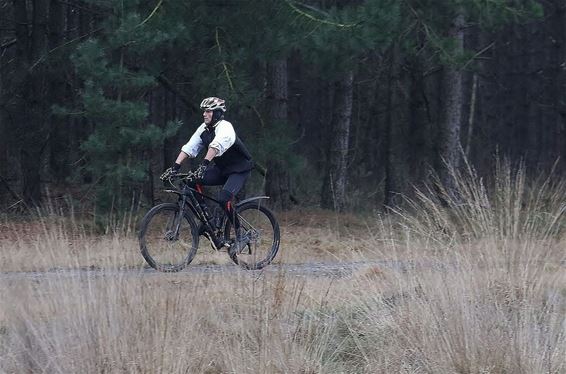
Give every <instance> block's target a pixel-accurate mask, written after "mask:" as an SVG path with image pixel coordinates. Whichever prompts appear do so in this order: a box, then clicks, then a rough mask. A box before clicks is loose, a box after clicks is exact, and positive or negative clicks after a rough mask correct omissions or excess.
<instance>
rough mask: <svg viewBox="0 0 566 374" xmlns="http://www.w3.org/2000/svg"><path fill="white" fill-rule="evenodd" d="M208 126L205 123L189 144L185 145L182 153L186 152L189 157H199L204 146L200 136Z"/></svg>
mask: <svg viewBox="0 0 566 374" xmlns="http://www.w3.org/2000/svg"><path fill="white" fill-rule="evenodd" d="M205 128H206V125H205V124H204V123H203V124H202V125H200V126H199V128H198V129H197V130H196V131H195V133H194V134H193V136H191V139H189V142H188V143H187V144H185V145H184V146H183V147H182V148H181V151H183V152H185V153H186V154H188V155H189V157H193V158H194V157H197V156H198V154H199V152H200V151H201V150H202V148H203V146H204V144H202V139H201V138H200V134H202V132H203V131H204V129H205Z"/></svg>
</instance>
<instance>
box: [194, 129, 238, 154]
mask: <svg viewBox="0 0 566 374" xmlns="http://www.w3.org/2000/svg"><path fill="white" fill-rule="evenodd" d="M214 133H215V136H214V139H212V142H210V145H209V147H212V148H215V149H217V150H218V153H217V154H216V157H218V156H222V155H223V154H224V152H226V151H227V150H228V148H230V147H231V146H232V145H233V144H234V143H235V142H236V132H235V131H234V127H233V126H232V124H231V123H230V122H228V121H225V120H222V121H220V122H218V124H217V125H216V128H215V131H214ZM199 135H200V134H199Z"/></svg>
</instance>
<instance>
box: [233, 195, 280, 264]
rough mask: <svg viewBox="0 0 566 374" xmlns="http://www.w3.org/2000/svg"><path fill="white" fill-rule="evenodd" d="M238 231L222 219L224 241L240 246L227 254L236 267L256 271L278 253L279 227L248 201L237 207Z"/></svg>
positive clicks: (271, 216)
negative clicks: (224, 224) (235, 242)
mask: <svg viewBox="0 0 566 374" xmlns="http://www.w3.org/2000/svg"><path fill="white" fill-rule="evenodd" d="M237 215H238V221H239V223H240V228H239V232H236V230H235V229H234V227H233V225H232V224H231V222H230V220H226V226H225V228H224V239H225V240H227V241H231V242H234V241H235V240H236V238H238V240H239V241H240V242H241V243H243V244H242V245H241V248H239V250H238V251H236V252H233V251H229V254H230V258H231V259H232V261H234V262H235V263H236V264H238V265H240V266H242V267H243V268H244V269H248V270H258V269H262V268H264V267H265V266H266V265H268V264H269V263H271V261H273V259H274V258H275V255H276V254H277V251H278V250H279V239H280V233H279V224H278V223H277V219H276V218H275V215H274V214H273V213H272V212H271V211H270V210H269V209H267V208H266V207H265V206H263V205H261V203H260V202H259V201H251V202H249V203H245V204H243V205H242V206H240V207H238V208H237Z"/></svg>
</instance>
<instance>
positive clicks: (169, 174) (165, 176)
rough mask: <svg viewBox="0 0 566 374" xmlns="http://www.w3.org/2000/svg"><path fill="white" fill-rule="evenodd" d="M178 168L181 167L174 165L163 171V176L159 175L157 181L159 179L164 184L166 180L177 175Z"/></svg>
mask: <svg viewBox="0 0 566 374" xmlns="http://www.w3.org/2000/svg"><path fill="white" fill-rule="evenodd" d="M180 167H181V165H179V164H175V165H173V166H171V167H170V168H168V169H167V170H165V171H164V172H163V174H161V176H160V177H159V179H161V180H162V181H164V182H165V181H166V180H168V179H170V178H171V177H172V176H173V175H175V174H177V172H179V168H180Z"/></svg>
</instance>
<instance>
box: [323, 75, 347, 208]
mask: <svg viewBox="0 0 566 374" xmlns="http://www.w3.org/2000/svg"><path fill="white" fill-rule="evenodd" d="M353 88H354V72H353V71H348V72H347V73H345V75H344V77H343V78H342V79H341V80H340V81H338V82H336V85H335V92H334V113H333V116H332V140H331V145H330V153H329V158H328V171H327V173H326V177H325V181H324V184H323V186H322V196H321V206H322V207H323V208H326V209H334V210H336V211H343V210H344V209H345V208H346V184H347V181H348V174H347V171H348V148H349V138H350V125H351V121H352V103H353Z"/></svg>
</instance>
